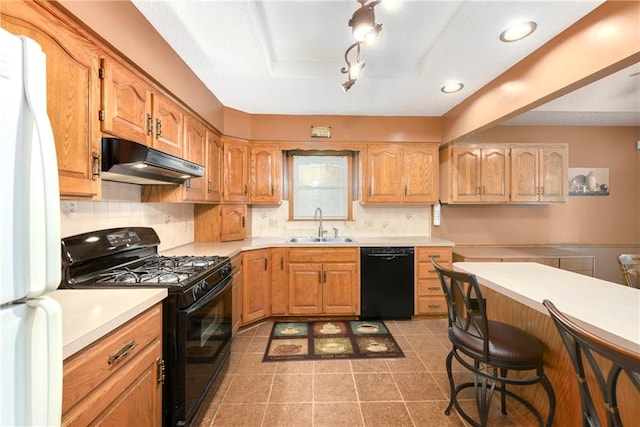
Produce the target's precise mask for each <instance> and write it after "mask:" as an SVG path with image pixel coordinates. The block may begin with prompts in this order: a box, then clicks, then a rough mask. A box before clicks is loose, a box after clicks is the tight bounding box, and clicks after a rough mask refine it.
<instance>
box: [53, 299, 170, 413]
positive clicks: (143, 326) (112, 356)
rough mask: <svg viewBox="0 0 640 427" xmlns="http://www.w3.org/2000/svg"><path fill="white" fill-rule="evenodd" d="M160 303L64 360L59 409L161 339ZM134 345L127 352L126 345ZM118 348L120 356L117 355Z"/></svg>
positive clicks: (71, 405) (94, 387)
mask: <svg viewBox="0 0 640 427" xmlns="http://www.w3.org/2000/svg"><path fill="white" fill-rule="evenodd" d="M161 336H162V306H161V305H156V306H155V307H152V308H150V309H149V310H147V311H146V312H144V313H142V314H140V315H139V316H138V317H136V318H135V319H132V320H131V321H129V322H128V323H126V324H125V325H123V326H121V327H120V328H118V329H116V330H115V331H113V332H111V333H110V334H109V335H107V336H105V337H103V338H102V339H100V340H99V341H97V342H95V343H93V344H91V345H90V346H89V347H87V348H85V349H83V350H81V351H80V352H78V353H76V354H75V355H73V356H72V357H71V358H69V359H68V360H66V361H65V362H64V366H63V393H62V413H63V414H64V413H66V412H67V411H69V409H71V408H72V407H73V406H74V405H76V404H77V403H78V402H79V401H81V400H82V399H84V398H85V397H87V395H89V394H90V393H91V392H92V391H94V390H95V389H96V388H98V386H99V385H100V384H102V383H103V382H104V381H105V380H107V379H108V378H109V377H111V376H112V375H116V373H118V372H119V371H120V370H121V369H123V368H126V367H127V366H128V364H129V362H130V361H131V360H132V359H134V358H135V357H136V356H137V355H138V354H140V353H142V352H143V351H144V350H145V348H146V347H148V346H149V345H150V344H152V343H154V342H156V341H157V342H161ZM131 343H135V346H134V347H132V348H130V350H129V351H128V352H127V348H128V346H130V345H131ZM119 352H120V357H117V355H118V353H119ZM110 361H111V363H109V362H110Z"/></svg>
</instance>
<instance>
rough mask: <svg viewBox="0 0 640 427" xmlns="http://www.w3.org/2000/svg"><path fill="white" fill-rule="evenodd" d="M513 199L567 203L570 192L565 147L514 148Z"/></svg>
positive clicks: (512, 163)
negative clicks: (568, 192)
mask: <svg viewBox="0 0 640 427" xmlns="http://www.w3.org/2000/svg"><path fill="white" fill-rule="evenodd" d="M511 170H512V173H511V192H512V194H511V200H512V201H515V202H564V201H566V198H567V191H568V182H567V180H568V177H567V174H568V149H567V147H566V146H547V147H541V146H532V147H517V148H512V149H511Z"/></svg>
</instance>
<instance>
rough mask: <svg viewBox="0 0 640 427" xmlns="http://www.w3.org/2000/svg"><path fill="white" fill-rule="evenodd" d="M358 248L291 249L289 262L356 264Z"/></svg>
mask: <svg viewBox="0 0 640 427" xmlns="http://www.w3.org/2000/svg"><path fill="white" fill-rule="evenodd" d="M358 256H359V252H358V249H357V248H344V249H335V248H324V249H289V262H290V263H291V262H317V263H321V262H356V260H357V259H358Z"/></svg>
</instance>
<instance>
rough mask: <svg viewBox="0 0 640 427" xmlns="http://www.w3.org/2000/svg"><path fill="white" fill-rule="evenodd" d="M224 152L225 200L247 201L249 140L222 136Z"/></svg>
mask: <svg viewBox="0 0 640 427" xmlns="http://www.w3.org/2000/svg"><path fill="white" fill-rule="evenodd" d="M222 149H223V154H224V166H223V168H224V181H223V188H224V190H223V194H222V199H223V201H225V202H246V201H247V199H248V190H249V186H248V185H247V175H248V172H247V161H248V151H247V141H244V140H240V139H236V138H225V137H223V138H222Z"/></svg>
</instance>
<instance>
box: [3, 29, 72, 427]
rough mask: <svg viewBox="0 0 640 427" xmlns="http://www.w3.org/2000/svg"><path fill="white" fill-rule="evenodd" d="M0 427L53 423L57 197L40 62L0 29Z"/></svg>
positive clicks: (58, 344)
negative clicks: (51, 293) (0, 333)
mask: <svg viewBox="0 0 640 427" xmlns="http://www.w3.org/2000/svg"><path fill="white" fill-rule="evenodd" d="M0 161H1V162H2V166H0V188H1V189H2V192H1V199H0V204H1V205H2V206H0V327H1V329H2V336H1V340H0V345H1V347H0V368H1V370H0V375H1V376H0V426H23V425H25V426H42V425H60V420H61V412H62V313H61V309H60V306H59V305H58V303H57V302H56V301H55V300H53V299H52V298H50V297H48V296H47V294H48V293H49V292H52V291H54V290H55V289H56V288H57V287H58V285H59V284H60V275H61V261H60V193H59V185H58V168H57V160H56V150H55V144H54V139H53V132H52V129H51V122H50V121H49V118H48V116H47V93H46V57H45V54H44V53H43V52H42V49H41V48H40V46H39V45H38V44H37V43H36V42H35V41H33V40H31V39H28V38H26V37H16V36H14V35H12V34H11V33H9V32H7V31H5V30H3V29H2V28H0Z"/></svg>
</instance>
